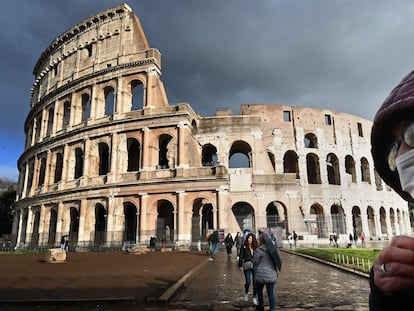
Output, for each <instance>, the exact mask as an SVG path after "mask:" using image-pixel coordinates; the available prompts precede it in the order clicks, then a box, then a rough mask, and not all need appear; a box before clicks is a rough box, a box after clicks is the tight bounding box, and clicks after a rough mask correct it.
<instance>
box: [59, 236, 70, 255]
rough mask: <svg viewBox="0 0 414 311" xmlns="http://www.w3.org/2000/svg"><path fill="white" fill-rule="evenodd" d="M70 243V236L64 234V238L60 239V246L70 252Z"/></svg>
mask: <svg viewBox="0 0 414 311" xmlns="http://www.w3.org/2000/svg"><path fill="white" fill-rule="evenodd" d="M69 244H70V242H69V236H68V235H62V238H61V239H60V248H61V249H64V250H65V251H66V252H69Z"/></svg>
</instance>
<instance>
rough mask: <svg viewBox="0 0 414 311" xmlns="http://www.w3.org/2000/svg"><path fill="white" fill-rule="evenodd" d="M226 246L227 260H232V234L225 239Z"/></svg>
mask: <svg viewBox="0 0 414 311" xmlns="http://www.w3.org/2000/svg"><path fill="white" fill-rule="evenodd" d="M224 245H226V252H227V259H228V260H231V253H232V248H233V245H234V241H233V237H232V235H231V233H230V232H229V233H228V234H227V236H226V238H225V239H224Z"/></svg>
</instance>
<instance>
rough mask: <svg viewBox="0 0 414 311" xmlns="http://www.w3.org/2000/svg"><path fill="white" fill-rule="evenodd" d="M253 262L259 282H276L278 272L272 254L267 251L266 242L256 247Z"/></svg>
mask: <svg viewBox="0 0 414 311" xmlns="http://www.w3.org/2000/svg"><path fill="white" fill-rule="evenodd" d="M253 264H254V266H255V268H256V276H255V279H256V282H257V283H262V284H264V283H276V280H277V272H276V268H275V265H274V263H273V260H272V258H271V257H270V254H269V253H268V252H267V248H266V244H262V245H260V246H259V247H258V248H256V249H255V251H254V255H253Z"/></svg>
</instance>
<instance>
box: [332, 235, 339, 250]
mask: <svg viewBox="0 0 414 311" xmlns="http://www.w3.org/2000/svg"><path fill="white" fill-rule="evenodd" d="M333 240H334V244H335V246H336V247H339V245H338V236H337V235H336V232H335V231H334V233H333Z"/></svg>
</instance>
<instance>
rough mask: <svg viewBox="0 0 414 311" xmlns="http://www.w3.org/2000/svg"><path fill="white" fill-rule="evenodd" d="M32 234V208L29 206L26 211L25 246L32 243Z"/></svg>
mask: <svg viewBox="0 0 414 311" xmlns="http://www.w3.org/2000/svg"><path fill="white" fill-rule="evenodd" d="M32 232H33V211H32V206H29V207H28V209H27V225H26V240H25V244H26V245H31V242H32Z"/></svg>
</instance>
